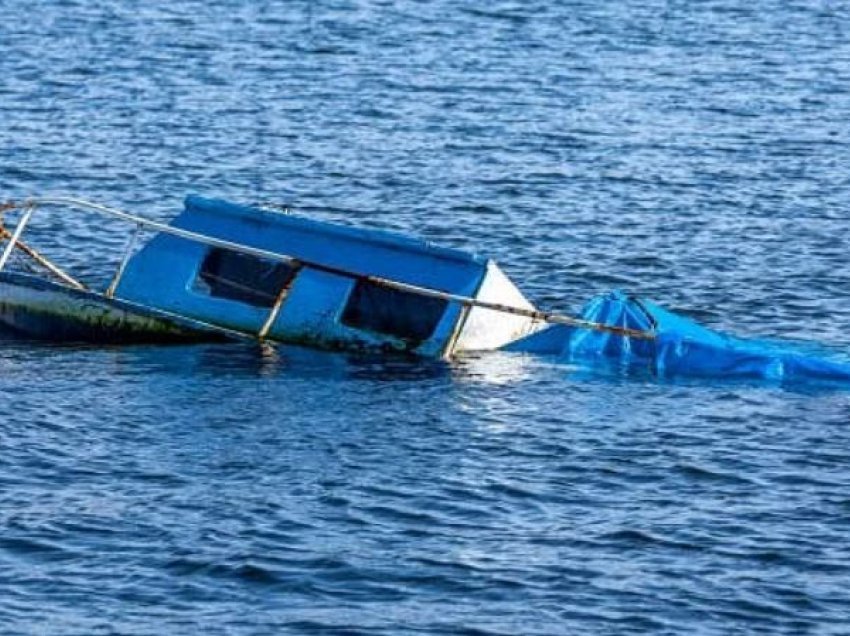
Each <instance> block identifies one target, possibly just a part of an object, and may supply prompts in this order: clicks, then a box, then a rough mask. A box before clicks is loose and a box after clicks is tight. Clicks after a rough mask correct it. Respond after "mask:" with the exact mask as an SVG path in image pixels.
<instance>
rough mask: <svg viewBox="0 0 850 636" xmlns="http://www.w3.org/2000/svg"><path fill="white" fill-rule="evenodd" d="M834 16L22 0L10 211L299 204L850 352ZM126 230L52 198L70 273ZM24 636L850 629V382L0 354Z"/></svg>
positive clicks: (570, 291)
mask: <svg viewBox="0 0 850 636" xmlns="http://www.w3.org/2000/svg"><path fill="white" fill-rule="evenodd" d="M848 139H850V9H848V7H847V5H846V3H842V2H838V1H830V0H807V1H798V2H793V1H779V0H773V1H772V0H755V1H753V2H748V3H743V2H736V1H732V0H706V1H704V2H684V1H676V0H669V1H661V0H640V1H637V0H612V1H610V2H589V1H575V2H566V1H565V2H543V1H542V0H528V1H525V2H502V1H500V0H496V1H494V2H488V3H484V2H473V1H471V0H434V1H432V2H417V1H414V0H396V1H389V0H387V1H378V0H373V1H365V0H364V1H360V2H354V1H347V0H317V1H315V2H312V1H309V0H304V1H293V2H270V1H260V0H258V1H256V2H247V1H246V2H239V1H237V0H205V1H203V2H202V1H200V0H182V1H180V2H164V1H161V0H154V1H152V2H147V3H136V2H130V1H128V0H102V1H99V2H85V1H83V0H52V1H51V0H37V1H34V2H33V1H27V2H25V1H24V0H0V199H5V198H15V197H22V196H26V195H32V194H43V193H53V194H57V193H67V194H77V195H80V196H84V197H86V198H89V199H93V200H97V201H101V202H104V203H109V204H114V205H117V206H119V207H124V208H127V209H129V210H132V211H135V212H139V213H143V214H147V215H150V216H152V217H155V218H162V219H167V218H169V217H170V216H172V215H173V214H174V213H176V211H177V210H178V209H179V208H180V206H181V201H182V197H183V196H184V195H185V194H186V193H188V192H196V193H200V194H204V195H209V196H218V197H223V198H229V199H233V200H235V201H241V202H246V203H250V202H255V201H273V202H279V203H286V204H290V205H292V206H293V207H294V208H295V210H296V211H298V212H300V213H302V214H307V215H310V216H313V217H315V218H320V219H329V220H336V221H343V222H347V223H352V224H357V225H362V226H370V227H380V228H389V229H395V230H400V231H403V232H406V233H412V234H415V235H418V236H421V237H424V238H426V239H429V240H433V241H435V242H438V243H441V244H444V245H449V246H453V247H459V248H463V249H470V250H475V251H478V252H481V253H484V254H489V255H491V256H493V257H494V258H496V259H497V260H498V261H499V262H500V263H502V265H503V266H504V268H505V269H506V271H508V272H509V274H510V275H511V276H512V277H513V278H515V279H516V280H517V281H520V282H521V284H522V286H523V289H524V290H525V291H526V292H527V293H528V295H529V297H531V298H532V299H533V300H534V301H535V302H537V303H538V304H540V305H542V306H544V307H547V308H558V309H575V308H576V307H578V306H580V305H581V304H582V302H583V301H584V300H586V299H587V298H589V297H590V296H592V295H594V294H595V293H598V292H600V291H604V290H607V289H609V288H612V287H620V288H625V289H628V290H629V291H633V292H636V293H639V294H642V295H645V296H647V297H649V298H653V299H655V300H657V301H658V302H660V303H662V304H664V305H666V306H668V307H670V308H672V309H674V310H678V311H684V312H686V313H688V314H689V315H691V316H693V317H696V318H698V319H699V320H701V321H702V322H704V323H706V324H708V325H709V326H711V327H715V328H719V329H724V330H730V331H734V332H736V333H738V334H740V335H745V336H760V337H768V338H791V339H798V340H804V341H811V342H820V343H825V344H827V345H828V346H830V347H832V348H833V349H834V350H835V351H836V352H839V353H843V352H847V351H850V329H848V326H850V269H848V267H847V264H848V256H847V255H848V246H850V238H848V231H847V230H848V219H849V218H850V211H849V210H848V200H850V198H848V195H850V170H848V156H850V141H848ZM123 230H124V228H122V227H120V226H112V225H109V224H107V225H104V224H103V223H102V222H101V221H100V220H98V219H95V218H93V217H88V216H79V215H73V216H68V215H67V214H66V213H62V212H60V211H50V212H47V211H45V212H44V213H43V214H42V215H41V216H38V217H36V221H34V224H33V227H32V230H31V232H30V233H29V234H28V237H29V238H30V239H31V241H32V242H33V243H34V244H35V245H36V246H38V247H41V248H43V249H44V251H45V252H46V253H47V254H48V255H50V256H52V257H54V258H55V259H57V260H59V261H60V262H62V263H65V264H69V265H70V266H71V268H72V269H73V270H74V271H76V272H83V273H84V274H85V275H91V276H97V275H101V274H102V273H103V272H105V271H108V268H109V267H110V266H111V265H110V264H114V262H115V259H116V258H117V254H118V252H119V250H120V246H121V244H122V242H123V240H124V239H123V234H122V231H123ZM0 404H2V407H3V408H2V415H0V633H1V634H4V635H5V634H10V635H11V634H14V635H18V634H63V635H64V634H68V635H71V634H75V635H76V634H79V635H89V634H128V635H129V634H134V635H148V634H194V633H204V634H209V635H214V634H215V635H217V634H235V635H249V634H251V635H253V634H289V633H291V634H314V633H322V634H480V635H484V634H488V635H489V634H494V635H495V634H633V633H645V634H700V635H703V634H704V635H709V634H711V635H713V634H717V635H721V634H722V635H727V634H750V633H759V634H795V635H796V634H848V633H850V541H848V536H850V393H848V392H845V391H836V390H814V389H812V390H808V389H806V390H803V389H800V390H789V389H787V388H782V387H759V386H750V385H745V384H723V383H719V384H713V385H711V384H705V383H699V384H696V383H694V384H681V383H663V382H656V381H653V380H652V379H651V378H640V377H638V378H636V377H612V376H610V375H600V376H593V375H588V374H586V373H579V372H577V371H576V370H575V369H571V368H569V367H564V366H559V365H556V364H553V363H551V362H549V361H546V360H538V359H533V358H528V357H523V356H518V355H508V354H490V355H481V356H478V357H473V358H467V359H464V360H460V361H457V362H454V363H450V364H447V363H436V362H427V361H413V360H399V359H390V360H387V359H380V358H364V357H356V356H349V355H343V354H328V353H320V352H312V351H306V350H302V349H298V348H289V347H280V348H276V349H275V348H262V347H259V346H250V345H221V344H218V345H201V346H185V347H183V346H180V347H166V348H162V347H123V348H122V347H80V346H48V345H39V344H34V343H26V342H20V341H14V340H11V339H8V340H4V341H3V342H2V343H0Z"/></svg>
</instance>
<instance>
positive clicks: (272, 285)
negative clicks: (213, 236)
mask: <svg viewBox="0 0 850 636" xmlns="http://www.w3.org/2000/svg"><path fill="white" fill-rule="evenodd" d="M297 273H298V269H297V268H295V267H292V266H290V265H287V264H286V263H279V262H275V261H270V260H266V259H264V258H258V257H256V256H251V255H249V254H240V253H239V252H233V251H230V250H224V249H218V248H215V249H212V250H210V252H209V253H208V254H207V255H206V257H205V258H204V262H203V263H202V264H201V270H200V272H198V283H201V284H200V285H198V286H199V287H200V288H201V289H202V290H203V291H204V292H206V293H207V294H209V295H210V296H214V297H215V298H226V299H227V300H237V301H239V302H242V303H248V304H249V305H255V306H257V307H272V306H274V304H275V301H276V300H277V297H278V296H279V295H280V292H281V291H282V290H283V289H284V288H285V287H288V286H289V285H290V284H291V283H292V279H293V278H295V275H296V274H297Z"/></svg>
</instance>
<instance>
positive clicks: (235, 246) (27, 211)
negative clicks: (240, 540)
mask: <svg viewBox="0 0 850 636" xmlns="http://www.w3.org/2000/svg"><path fill="white" fill-rule="evenodd" d="M45 205H62V206H68V207H71V208H81V209H85V210H89V211H93V212H96V213H99V214H102V215H104V216H109V217H112V218H115V219H119V220H121V221H124V222H126V223H130V224H133V225H134V226H135V231H134V233H133V234H132V235H131V237H130V238H129V240H128V241H127V245H126V247H125V250H124V254H123V256H122V258H121V262H120V263H119V264H118V267H117V269H116V272H115V275H114V276H113V278H112V282H111V283H110V285H109V287H108V288H107V289H106V291H105V292H103V295H104V296H105V297H107V298H112V297H113V296H114V295H115V291H116V290H117V289H118V285H119V284H120V282H121V278H122V276H123V275H124V271H125V269H126V267H127V264H128V262H129V260H130V258H131V256H132V253H133V249H134V247H135V244H136V241H137V239H138V236H139V234H140V232H141V230H143V229H149V230H154V231H157V232H161V233H163V234H169V235H171V236H176V237H179V238H183V239H186V240H189V241H194V242H196V243H201V244H203V245H208V246H210V247H217V248H220V249H224V250H230V251H233V252H237V253H239V254H246V255H249V256H254V257H256V258H261V259H266V260H270V261H275V262H281V263H285V264H287V265H289V266H290V267H294V268H298V269H300V268H302V267H309V268H311V269H315V270H318V271H323V272H327V273H330V274H335V275H337V276H343V277H346V278H351V279H354V280H362V281H366V282H368V283H371V284H373V285H376V286H379V287H385V288H388V289H394V290H397V291H401V292H407V293H409V294H414V295H417V296H422V297H425V298H435V299H439V300H444V301H446V302H453V303H458V304H459V305H461V306H462V307H464V308H466V309H472V308H480V309H489V310H491V311H496V312H500V313H505V314H510V315H514V316H523V317H525V318H530V319H532V320H536V321H540V322H545V323H550V324H561V325H567V326H570V327H575V328H579V329H589V330H593V331H602V332H607V333H613V334H616V335H619V336H623V337H628V338H639V339H647V340H652V339H654V338H655V333H654V332H652V331H643V330H640V329H631V328H628V327H617V326H614V325H606V324H603V323H598V322H592V321H588V320H582V319H581V318H575V317H573V316H568V315H564V314H559V313H556V312H547V311H539V310H536V309H526V308H524V307H513V306H510V305H503V304H501V303H493V302H488V301H483V300H478V299H476V298H471V297H468V296H461V295H458V294H451V293H448V292H443V291H440V290H437V289H430V288H428V287H421V286H419V285H412V284H409V283H402V282H399V281H394V280H390V279H388V278H383V277H380V276H371V275H367V274H359V273H357V272H352V271H348V270H345V269H343V268H339V267H334V266H331V265H327V264H324V263H318V262H311V261H307V260H302V259H299V258H294V257H292V256H288V255H286V254H280V253H277V252H272V251H269V250H264V249H261V248H256V247H251V246H249V245H243V244H241V243H234V242H232V241H227V240H224V239H219V238H215V237H212V236H207V235H206V234H200V233H198V232H193V231H191V230H185V229H183V228H179V227H174V226H172V225H167V224H165V223H161V222H159V221H153V220H151V219H147V218H145V217H141V216H138V215H135V214H131V213H129V212H125V211H123V210H118V209H116V208H112V207H108V206H105V205H101V204H99V203H92V202H90V201H85V200H83V199H77V198H73V197H38V198H31V199H26V200H24V201H21V202H13V201H10V202H8V203H4V204H0V214H2V213H3V212H8V211H12V210H21V211H22V212H23V214H22V216H21V218H20V220H19V221H18V223H17V225H16V226H15V229H14V231H13V232H11V234H10V235H9V236H8V237H7V238H8V241H9V242H8V244H7V245H6V247H5V249H4V250H3V253H2V255H0V272H2V271H3V269H4V268H5V266H6V264H7V262H8V260H9V258H10V257H11V255H12V252H13V251H14V250H15V247H16V246H18V245H20V242H21V237H22V235H23V233H24V230H25V229H26V228H27V225H28V224H29V223H30V221H31V220H32V217H33V215H34V214H35V212H36V209H37V208H38V207H40V206H45ZM6 232H7V234H9V233H8V230H7V231H6ZM0 238H2V236H0ZM28 249H30V250H31V248H28ZM31 251H33V250H31ZM39 256H40V255H39ZM41 258H42V259H43V257H41ZM43 260H44V261H45V262H43V263H41V264H42V265H45V267H47V268H48V269H50V270H51V271H52V272H53V273H54V274H56V275H57V276H59V278H61V279H62V280H63V281H64V282H66V283H67V284H69V285H71V286H73V287H76V288H78V289H85V285H83V284H82V283H81V282H79V281H77V280H75V279H74V278H73V277H72V276H70V275H69V274H67V273H65V272H63V271H62V270H61V269H60V268H58V267H56V266H55V265H54V264H52V263H50V261H48V260H47V259H43ZM284 291H285V290H284ZM284 296H285V293H283V292H282V293H281V294H280V295H279V297H278V299H277V301H276V302H275V305H274V307H272V309H271V312H270V314H269V318H268V320H266V322H265V324H264V325H263V328H262V330H261V331H260V333H259V334H258V336H259V337H260V338H264V337H265V336H266V335H267V334H268V330H269V328H270V327H271V325H272V323H273V322H274V319H275V318H276V317H277V314H278V313H279V312H280V308H281V305H282V303H283V300H284Z"/></svg>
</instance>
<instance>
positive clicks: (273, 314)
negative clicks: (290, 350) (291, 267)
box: [257, 267, 301, 340]
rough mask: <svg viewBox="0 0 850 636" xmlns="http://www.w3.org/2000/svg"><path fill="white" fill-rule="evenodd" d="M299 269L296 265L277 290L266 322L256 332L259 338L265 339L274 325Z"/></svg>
mask: <svg viewBox="0 0 850 636" xmlns="http://www.w3.org/2000/svg"><path fill="white" fill-rule="evenodd" d="M299 271H301V268H300V267H297V268H296V269H295V271H294V272H293V274H292V276H290V277H289V279H288V280H287V281H286V283H284V285H283V287H281V289H280V292H278V294H277V298H275V301H274V305H273V306H272V309H271V311H270V312H269V317H268V318H266V322H265V323H263V327H262V328H261V329H260V332H259V333H258V334H257V337H258V338H259V339H260V340H265V339H266V336H268V335H269V331H271V329H272V326H273V325H274V321H275V320H277V317H278V316H279V315H280V310H281V309H282V308H283V301H284V300H286V296H287V294H289V290H290V289H291V288H292V283H294V282H295V279H296V278H297V277H298V272H299Z"/></svg>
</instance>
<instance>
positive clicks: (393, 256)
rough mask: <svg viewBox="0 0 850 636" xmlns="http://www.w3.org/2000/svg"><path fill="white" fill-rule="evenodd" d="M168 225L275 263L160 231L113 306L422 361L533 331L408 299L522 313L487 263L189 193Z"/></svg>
mask: <svg viewBox="0 0 850 636" xmlns="http://www.w3.org/2000/svg"><path fill="white" fill-rule="evenodd" d="M171 225H172V226H173V227H174V228H179V229H182V230H188V231H190V232H194V233H197V234H201V235H204V236H207V237H210V238H213V239H219V240H221V241H224V242H227V243H228V244H238V246H246V247H248V248H253V250H254V251H259V250H262V251H264V252H270V253H274V254H276V255H282V256H283V257H284V258H267V257H265V256H258V255H256V254H251V253H246V252H245V251H243V250H240V249H234V248H231V247H230V246H225V247H223V246H219V245H210V244H206V243H202V242H198V241H195V240H191V239H190V238H183V237H181V236H175V235H173V234H168V233H160V234H157V235H156V236H154V237H153V238H152V239H151V240H150V241H149V242H148V243H147V244H146V245H145V246H144V247H142V248H141V249H140V250H139V251H138V252H137V253H136V254H134V255H133V256H132V258H130V260H129V261H128V262H127V265H126V269H125V271H124V272H123V276H122V277H121V279H120V282H119V284H118V285H117V287H116V289H115V290H114V297H115V298H116V299H121V300H123V301H127V302H130V303H134V304H136V305H141V306H146V307H152V308H155V309H157V310H160V311H163V312H168V313H169V314H173V315H177V316H183V317H186V318H191V319H194V320H198V321H202V322H204V323H208V324H211V325H216V326H220V327H224V328H227V329H231V330H234V331H238V332H241V333H244V334H249V335H259V336H261V337H264V338H268V339H270V340H275V341H280V342H293V343H301V344H307V345H311V346H319V347H322V348H331V349H358V350H359V349H362V350H397V351H406V352H411V353H415V354H418V355H423V356H429V357H449V356H451V355H453V354H456V353H460V352H463V351H475V350H484V349H496V348H498V347H500V346H502V345H504V344H506V343H508V342H511V341H513V340H516V339H517V338H520V337H522V336H524V335H527V334H529V333H531V332H533V331H535V330H536V329H538V328H540V327H541V326H542V325H541V324H540V323H539V322H538V321H536V320H534V319H532V318H529V317H526V316H518V315H511V314H506V313H504V312H499V311H495V310H492V309H487V308H482V307H470V306H469V305H468V304H464V303H462V302H460V301H458V300H455V299H452V298H450V297H445V296H443V297H434V296H429V295H427V294H422V293H418V292H417V291H416V290H418V289H425V290H434V291H437V292H443V293H444V294H446V295H451V296H462V297H467V298H474V299H476V300H479V301H486V302H489V303H501V304H504V305H508V306H511V307H518V308H522V309H529V310H533V309H534V308H533V306H532V305H531V304H530V303H529V302H528V301H527V300H526V299H525V298H524V297H523V296H522V294H521V293H520V292H519V290H518V289H517V288H516V287H515V286H514V285H513V284H512V283H511V282H510V281H509V280H508V279H507V277H506V276H505V275H504V274H503V273H502V271H501V270H500V269H499V268H498V267H497V266H496V264H495V263H493V262H492V261H490V260H486V259H482V258H480V257H478V256H475V255H472V254H468V253H466V252H462V251H458V250H453V249H447V248H443V247H437V246H434V245H431V244H430V243H427V242H425V241H421V240H416V239H411V238H408V237H404V236H400V235H397V234H393V233H389V232H383V231H377V230H371V229H362V228H354V227H349V226H344V225H338V224H332V223H326V222H320V221H315V220H310V219H306V218H302V217H298V216H294V215H291V214H288V213H284V212H280V211H276V210H267V209H261V208H256V207H249V206H244V205H237V204H233V203H229V202H226V201H221V200H214V199H205V198H201V197H197V196H190V197H188V198H187V199H186V202H185V209H184V211H183V212H182V213H181V214H180V215H179V216H178V217H177V218H176V219H174V221H173V222H172V223H171ZM382 281H392V282H395V283H401V284H404V285H407V286H410V288H411V289H412V290H414V291H408V290H406V289H399V288H398V286H392V285H390V286H387V285H385V284H383V283H382Z"/></svg>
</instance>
